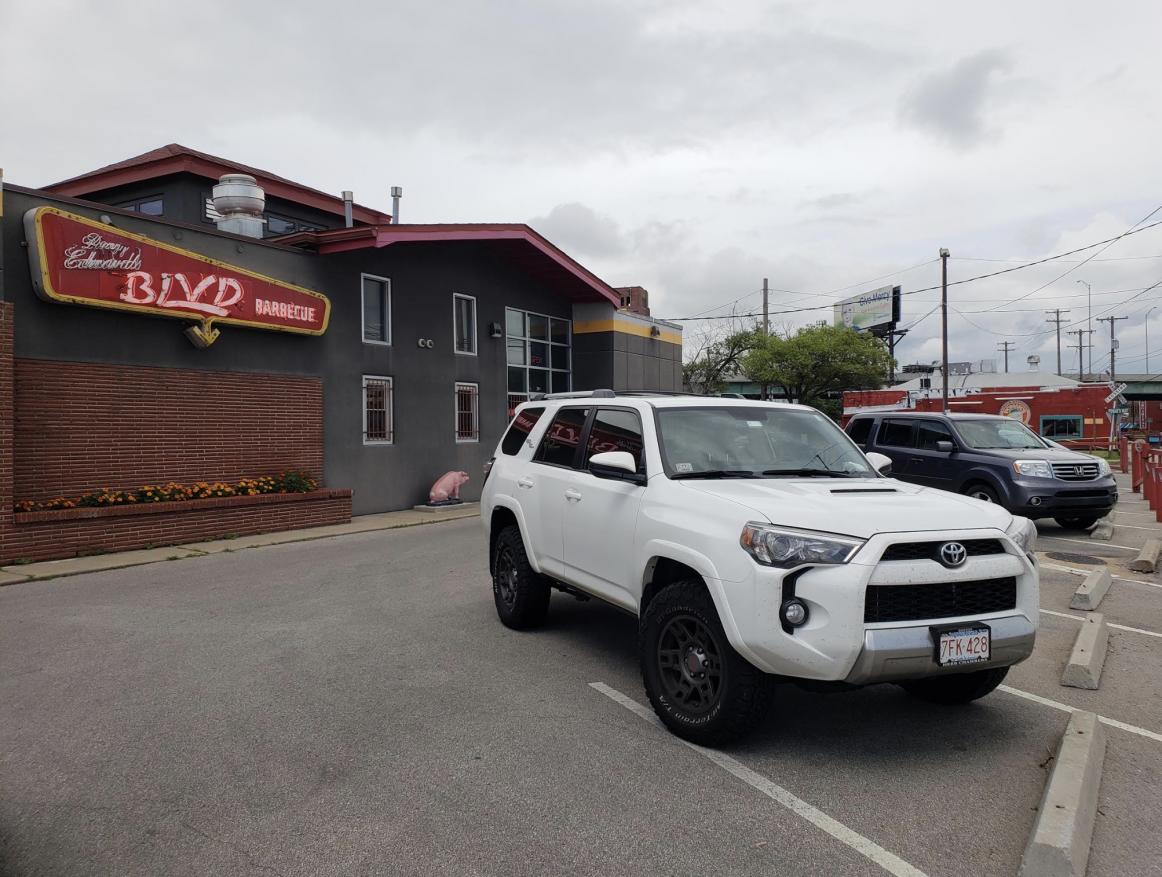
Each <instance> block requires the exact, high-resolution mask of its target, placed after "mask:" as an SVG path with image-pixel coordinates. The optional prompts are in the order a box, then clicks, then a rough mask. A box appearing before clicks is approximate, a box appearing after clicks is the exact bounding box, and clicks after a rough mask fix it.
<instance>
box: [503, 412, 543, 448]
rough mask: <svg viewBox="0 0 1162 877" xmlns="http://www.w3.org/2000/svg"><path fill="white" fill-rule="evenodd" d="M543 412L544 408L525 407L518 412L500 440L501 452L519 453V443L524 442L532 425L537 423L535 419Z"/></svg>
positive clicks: (538, 418) (531, 429)
mask: <svg viewBox="0 0 1162 877" xmlns="http://www.w3.org/2000/svg"><path fill="white" fill-rule="evenodd" d="M544 413H545V409H544V408H526V409H524V410H523V411H520V412H518V413H517V415H516V417H515V418H514V419H513V421H512V424H511V425H510V426H509V428H508V432H506V433H505V434H504V438H503V439H501V441H500V450H501V452H502V453H505V454H508V455H509V456H510V457H511V456H514V455H515V454H518V453H520V449H521V445H523V444H524V443H525V439H527V438H528V437H529V433H531V432H532V431H533V427H534V426H536V425H537V421H538V420H540V419H541V415H542V414H544Z"/></svg>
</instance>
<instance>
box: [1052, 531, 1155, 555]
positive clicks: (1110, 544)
mask: <svg viewBox="0 0 1162 877" xmlns="http://www.w3.org/2000/svg"><path fill="white" fill-rule="evenodd" d="M1115 526H1116V525H1115ZM1038 538H1040V539H1056V540H1057V541H1058V542H1076V543H1077V544H1078V545H1088V546H1089V547H1090V548H1120V549H1122V551H1141V550H1142V549H1140V548H1131V547H1130V546H1129V545H1115V544H1114V543H1113V542H1102V541H1100V540H1094V539H1070V538H1069V537H1068V536H1054V535H1053V534H1051V533H1042V534H1041V535H1040V536H1039V537H1038Z"/></svg>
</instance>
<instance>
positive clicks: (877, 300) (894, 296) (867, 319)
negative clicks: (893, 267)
mask: <svg viewBox="0 0 1162 877" xmlns="http://www.w3.org/2000/svg"><path fill="white" fill-rule="evenodd" d="M899 319H900V287H898V286H881V287H880V288H879V289H872V290H869V291H868V292H861V293H860V294H859V295H856V296H852V297H851V298H845V299H844V300H843V301H841V302H836V304H835V325H836V326H847V327H848V328H851V329H857V330H859V331H867V332H873V333H875V334H882V333H884V332H887V331H889V330H890V329H891V328H892V327H893V326H895V324H896V323H897V322H899Z"/></svg>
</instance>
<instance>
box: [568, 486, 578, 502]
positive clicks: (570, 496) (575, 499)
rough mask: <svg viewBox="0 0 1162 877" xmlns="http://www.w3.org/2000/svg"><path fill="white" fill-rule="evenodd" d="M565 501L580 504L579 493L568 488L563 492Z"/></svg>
mask: <svg viewBox="0 0 1162 877" xmlns="http://www.w3.org/2000/svg"><path fill="white" fill-rule="evenodd" d="M565 499H567V500H569V501H570V502H581V491H580V490H574V489H573V488H572V487H570V488H569V489H568V490H566V491H565Z"/></svg>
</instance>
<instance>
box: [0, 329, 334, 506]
mask: <svg viewBox="0 0 1162 877" xmlns="http://www.w3.org/2000/svg"><path fill="white" fill-rule="evenodd" d="M4 326H7V327H8V329H7V331H8V333H9V334H8V336H7V337H8V342H7V343H8V345H9V348H8V349H11V321H10V318H9V319H7V320H3V319H0V359H2V357H3V355H4V354H3V344H4V343H5V342H4V339H3V331H4V329H3V327H4ZM2 375H3V368H2V363H0V378H2ZM3 393H4V389H3V386H2V380H0V406H2V405H3ZM15 409H16V414H15V435H14V438H13V441H12V444H11V446H12V447H13V456H14V467H15V476H14V485H13V492H14V494H15V496H14V497H8V498H7V499H3V497H0V499H3V502H2V503H0V505H2V507H3V509H4V510H10V509H11V507H12V500H13V498H14V499H16V500H45V499H50V498H52V497H54V496H66V497H70V498H71V497H75V496H78V495H80V494H82V493H86V492H88V491H91V490H94V489H99V488H103V487H108V488H112V489H128V488H132V487H139V486H141V485H142V484H156V483H164V482H167V481H178V482H186V483H188V482H192V481H217V480H222V481H230V480H237V479H240V478H247V477H252V476H256V475H266V474H276V473H278V472H282V471H285V470H287V469H302V470H305V471H307V472H310V473H311V474H312V475H314V476H315V477H316V478H317V479H319V481H320V483H321V482H322V476H323V387H322V381H321V380H319V379H317V378H304V377H289V376H285V375H271V374H243V373H237V372H207V371H190V370H185V369H172V368H149V367H139V366H124V365H105V364H100V363H79V362H55V361H44V360H32V359H17V360H16V361H15ZM0 413H2V410H0ZM2 420H3V423H2V424H0V429H4V428H6V426H4V424H7V423H10V422H11V421H10V420H9V419H8V418H2ZM0 446H2V447H4V448H6V447H8V446H9V443H8V442H5V441H4V436H3V435H0ZM0 453H2V451H0ZM4 464H5V462H4V458H3V456H0V469H2V468H3V466H4ZM2 490H3V488H2V487H0V491H2ZM0 513H3V512H0Z"/></svg>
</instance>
